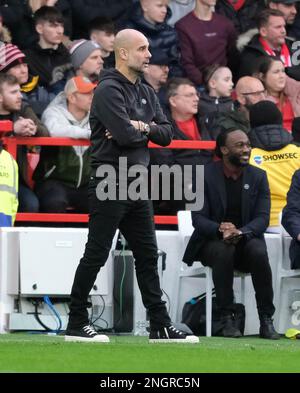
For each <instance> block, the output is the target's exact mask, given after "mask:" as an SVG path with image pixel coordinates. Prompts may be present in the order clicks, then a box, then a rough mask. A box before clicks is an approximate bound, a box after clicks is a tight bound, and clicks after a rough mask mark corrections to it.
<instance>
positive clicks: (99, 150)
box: [90, 69, 172, 170]
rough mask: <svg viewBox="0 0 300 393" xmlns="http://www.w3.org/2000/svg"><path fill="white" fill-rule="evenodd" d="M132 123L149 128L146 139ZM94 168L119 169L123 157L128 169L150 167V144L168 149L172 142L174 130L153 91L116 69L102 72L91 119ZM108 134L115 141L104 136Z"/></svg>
mask: <svg viewBox="0 0 300 393" xmlns="http://www.w3.org/2000/svg"><path fill="white" fill-rule="evenodd" d="M130 120H140V121H142V122H144V123H147V124H149V125H150V133H149V135H148V136H146V134H145V133H142V132H140V131H138V130H136V129H135V128H134V126H133V125H132V124H131V123H130ZM90 125H91V130H92V133H91V165H92V168H93V169H94V170H96V169H97V168H98V167H99V165H101V164H111V165H113V166H115V167H116V168H117V167H118V165H119V158H120V157H127V163H128V165H134V164H140V165H143V166H145V167H147V166H148V164H149V149H148V140H150V141H152V142H154V143H156V144H158V145H160V146H167V145H168V144H169V143H170V142H171V140H172V126H171V124H170V122H169V121H168V120H167V118H166V116H165V115H164V113H163V111H162V109H161V107H160V105H159V101H158V98H157V96H156V94H155V92H154V90H153V89H152V88H151V87H150V86H147V85H145V84H143V83H141V81H140V80H139V79H138V80H137V81H136V83H132V82H131V81H129V80H128V79H127V78H125V76H124V75H123V74H121V73H120V72H119V71H118V70H116V69H111V70H103V71H102V72H101V74H100V83H99V85H98V87H97V88H96V90H95V94H94V99H93V102H92V107H91V115H90ZM106 130H108V131H109V132H110V133H111V135H112V139H108V138H107V137H106V136H105V132H106Z"/></svg>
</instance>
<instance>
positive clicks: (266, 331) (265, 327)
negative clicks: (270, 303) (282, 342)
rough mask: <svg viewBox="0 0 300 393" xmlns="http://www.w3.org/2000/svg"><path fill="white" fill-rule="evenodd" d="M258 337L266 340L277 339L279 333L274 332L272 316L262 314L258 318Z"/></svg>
mask: <svg viewBox="0 0 300 393" xmlns="http://www.w3.org/2000/svg"><path fill="white" fill-rule="evenodd" d="M259 337H260V338H266V339H268V340H279V339H280V335H279V334H278V333H277V332H276V330H275V328H274V325H273V320H272V318H270V317H268V316H263V317H261V318H260V329H259Z"/></svg>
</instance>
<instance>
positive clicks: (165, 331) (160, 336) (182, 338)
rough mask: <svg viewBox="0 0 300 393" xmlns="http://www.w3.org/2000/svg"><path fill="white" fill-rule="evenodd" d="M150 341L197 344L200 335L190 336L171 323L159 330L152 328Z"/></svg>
mask: <svg viewBox="0 0 300 393" xmlns="http://www.w3.org/2000/svg"><path fill="white" fill-rule="evenodd" d="M149 342H150V343H184V344H186V343H187V344H196V343H198V342H199V337H196V336H190V335H188V334H187V333H185V332H182V331H181V330H178V329H176V328H175V327H174V326H172V325H171V326H166V327H163V328H160V329H159V330H150V335H149Z"/></svg>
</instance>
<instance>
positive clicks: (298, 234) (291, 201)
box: [282, 169, 300, 269]
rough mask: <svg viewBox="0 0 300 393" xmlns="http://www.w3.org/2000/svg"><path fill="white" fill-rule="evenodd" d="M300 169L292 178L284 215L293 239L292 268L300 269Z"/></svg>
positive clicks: (283, 217)
mask: <svg viewBox="0 0 300 393" xmlns="http://www.w3.org/2000/svg"><path fill="white" fill-rule="evenodd" d="M299 201H300V169H298V170H297V171H296V172H295V173H294V176H293V178H292V183H291V187H290V190H289V192H288V194H287V204H286V206H285V208H284V209H283V213H282V225H283V226H284V228H285V230H286V231H287V232H288V233H289V234H290V236H291V237H292V238H293V240H292V242H291V245H290V259H291V268H292V269H300V202H299Z"/></svg>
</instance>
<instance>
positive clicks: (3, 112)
mask: <svg viewBox="0 0 300 393" xmlns="http://www.w3.org/2000/svg"><path fill="white" fill-rule="evenodd" d="M0 120H11V121H12V122H13V133H14V135H16V136H27V137H29V136H48V135H49V133H48V130H47V128H46V127H45V126H44V125H43V124H42V123H41V122H40V120H39V119H38V118H37V116H36V115H35V113H34V112H33V111H32V109H31V108H30V106H29V105H28V104H26V103H25V102H22V94H21V91H20V85H19V84H18V81H17V79H16V78H15V77H14V76H12V75H7V74H5V73H0ZM17 161H18V165H19V169H20V176H19V211H22V212H38V210H39V203H38V199H37V197H36V196H35V194H34V193H33V191H32V190H31V189H30V188H29V186H28V179H27V149H26V148H25V147H20V148H19V149H18V157H17Z"/></svg>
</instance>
